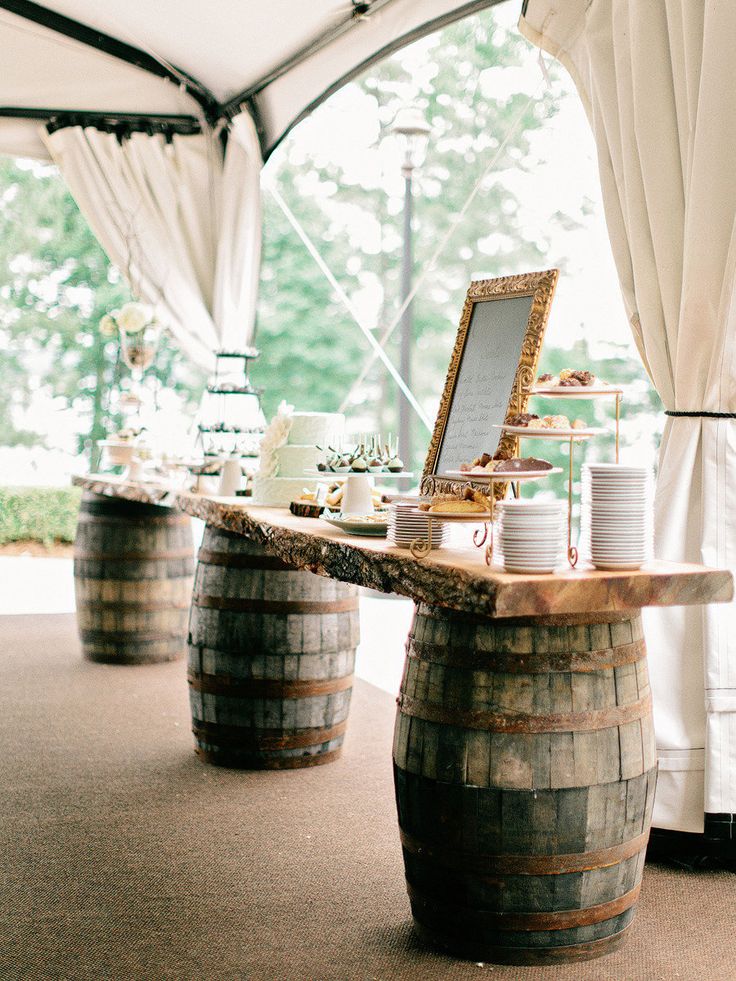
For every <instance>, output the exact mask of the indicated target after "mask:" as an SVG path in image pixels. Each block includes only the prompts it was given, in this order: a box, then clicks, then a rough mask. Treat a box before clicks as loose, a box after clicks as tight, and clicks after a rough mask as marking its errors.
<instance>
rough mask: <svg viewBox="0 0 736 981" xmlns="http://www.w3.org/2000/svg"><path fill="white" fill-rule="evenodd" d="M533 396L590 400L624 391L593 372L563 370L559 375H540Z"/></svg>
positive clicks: (619, 393) (620, 393)
mask: <svg viewBox="0 0 736 981" xmlns="http://www.w3.org/2000/svg"><path fill="white" fill-rule="evenodd" d="M531 391H532V394H533V395H543V396H549V397H551V398H558V397H559V398H568V399H570V398H575V399H589V398H593V397H594V396H596V395H623V393H624V390H623V389H622V388H620V387H618V386H616V385H609V383H608V382H605V381H603V379H602V378H597V377H596V376H595V375H594V374H593V372H592V371H579V370H576V369H573V368H563V370H562V371H561V372H560V373H559V375H552V374H549V373H546V374H543V375H540V376H539V377H538V378H537V380H536V382H535V383H534V385H533V386H532V390H531Z"/></svg>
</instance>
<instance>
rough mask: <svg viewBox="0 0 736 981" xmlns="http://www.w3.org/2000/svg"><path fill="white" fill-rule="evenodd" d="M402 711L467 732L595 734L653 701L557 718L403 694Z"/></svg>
mask: <svg viewBox="0 0 736 981" xmlns="http://www.w3.org/2000/svg"><path fill="white" fill-rule="evenodd" d="M396 702H397V705H398V706H399V710H400V711H401V712H402V713H403V714H404V715H411V716H413V717H414V718H417V719H423V720H424V721H425V722H438V723H440V724H441V725H450V726H458V727H460V728H464V729H483V730H486V731H489V732H499V733H547V732H595V731H597V730H599V729H610V728H613V727H615V726H621V725H626V723H627V722H634V721H636V720H637V719H641V718H642V717H644V716H645V715H647V714H648V713H649V712H650V711H651V707H652V699H651V695H649V694H647V695H645V696H644V697H643V698H640V699H638V700H637V701H636V702H631V703H630V704H629V705H617V706H615V707H613V708H609V709H597V710H592V711H590V712H566V713H560V714H555V715H529V714H527V713H521V712H518V713H517V712H488V711H486V710H485V709H476V710H472V709H471V710H462V709H454V708H446V707H445V706H443V705H439V704H436V703H432V702H425V701H423V700H422V699H418V698H411V697H410V696H409V695H404V694H401V695H399V697H398V698H397V699H396Z"/></svg>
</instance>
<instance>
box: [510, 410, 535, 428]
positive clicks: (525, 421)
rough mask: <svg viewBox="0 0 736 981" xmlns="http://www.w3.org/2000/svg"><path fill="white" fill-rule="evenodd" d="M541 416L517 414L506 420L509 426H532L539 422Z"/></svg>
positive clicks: (524, 413)
mask: <svg viewBox="0 0 736 981" xmlns="http://www.w3.org/2000/svg"><path fill="white" fill-rule="evenodd" d="M538 421H539V416H538V415H537V414H536V413H535V412H517V413H515V414H514V415H511V416H509V417H508V419H507V420H506V425H507V426H530V425H531V424H532V423H533V422H538Z"/></svg>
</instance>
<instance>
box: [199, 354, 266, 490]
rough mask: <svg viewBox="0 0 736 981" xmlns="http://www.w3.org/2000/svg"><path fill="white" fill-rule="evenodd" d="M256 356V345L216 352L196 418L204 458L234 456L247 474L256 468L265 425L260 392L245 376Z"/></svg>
mask: <svg viewBox="0 0 736 981" xmlns="http://www.w3.org/2000/svg"><path fill="white" fill-rule="evenodd" d="M257 357H258V351H257V350H256V349H255V348H244V349H243V350H242V351H220V352H218V354H217V355H216V360H215V373H214V375H213V377H212V378H211V379H210V382H209V384H208V386H207V390H206V392H205V394H204V398H203V400H202V409H201V416H200V421H199V438H200V441H201V444H202V450H203V452H204V456H205V461H206V460H207V458H209V459H210V460H216V459H217V458H224V457H227V456H237V457H239V458H240V461H241V466H242V469H243V472H244V473H245V474H246V475H248V476H250V475H252V474H253V473H254V472H255V470H256V468H257V464H258V451H259V444H260V441H261V437H262V436H263V432H264V429H265V426H266V420H265V418H264V416H263V412H262V410H261V404H260V398H259V395H260V392H259V391H258V389H256V388H254V387H253V386H252V385H251V382H250V379H249V377H248V366H249V364H250V362H251V361H253V360H254V359H255V358H257Z"/></svg>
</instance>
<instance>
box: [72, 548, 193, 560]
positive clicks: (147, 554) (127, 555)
mask: <svg viewBox="0 0 736 981" xmlns="http://www.w3.org/2000/svg"><path fill="white" fill-rule="evenodd" d="M74 558H75V559H79V560H80V561H82V562H166V561H168V559H192V561H194V553H193V552H192V549H191V548H175V549H170V550H167V551H163V552H162V551H157V550H156V549H149V550H144V551H141V552H128V551H126V552H85V551H83V550H82V551H77V550H75V552H74Z"/></svg>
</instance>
